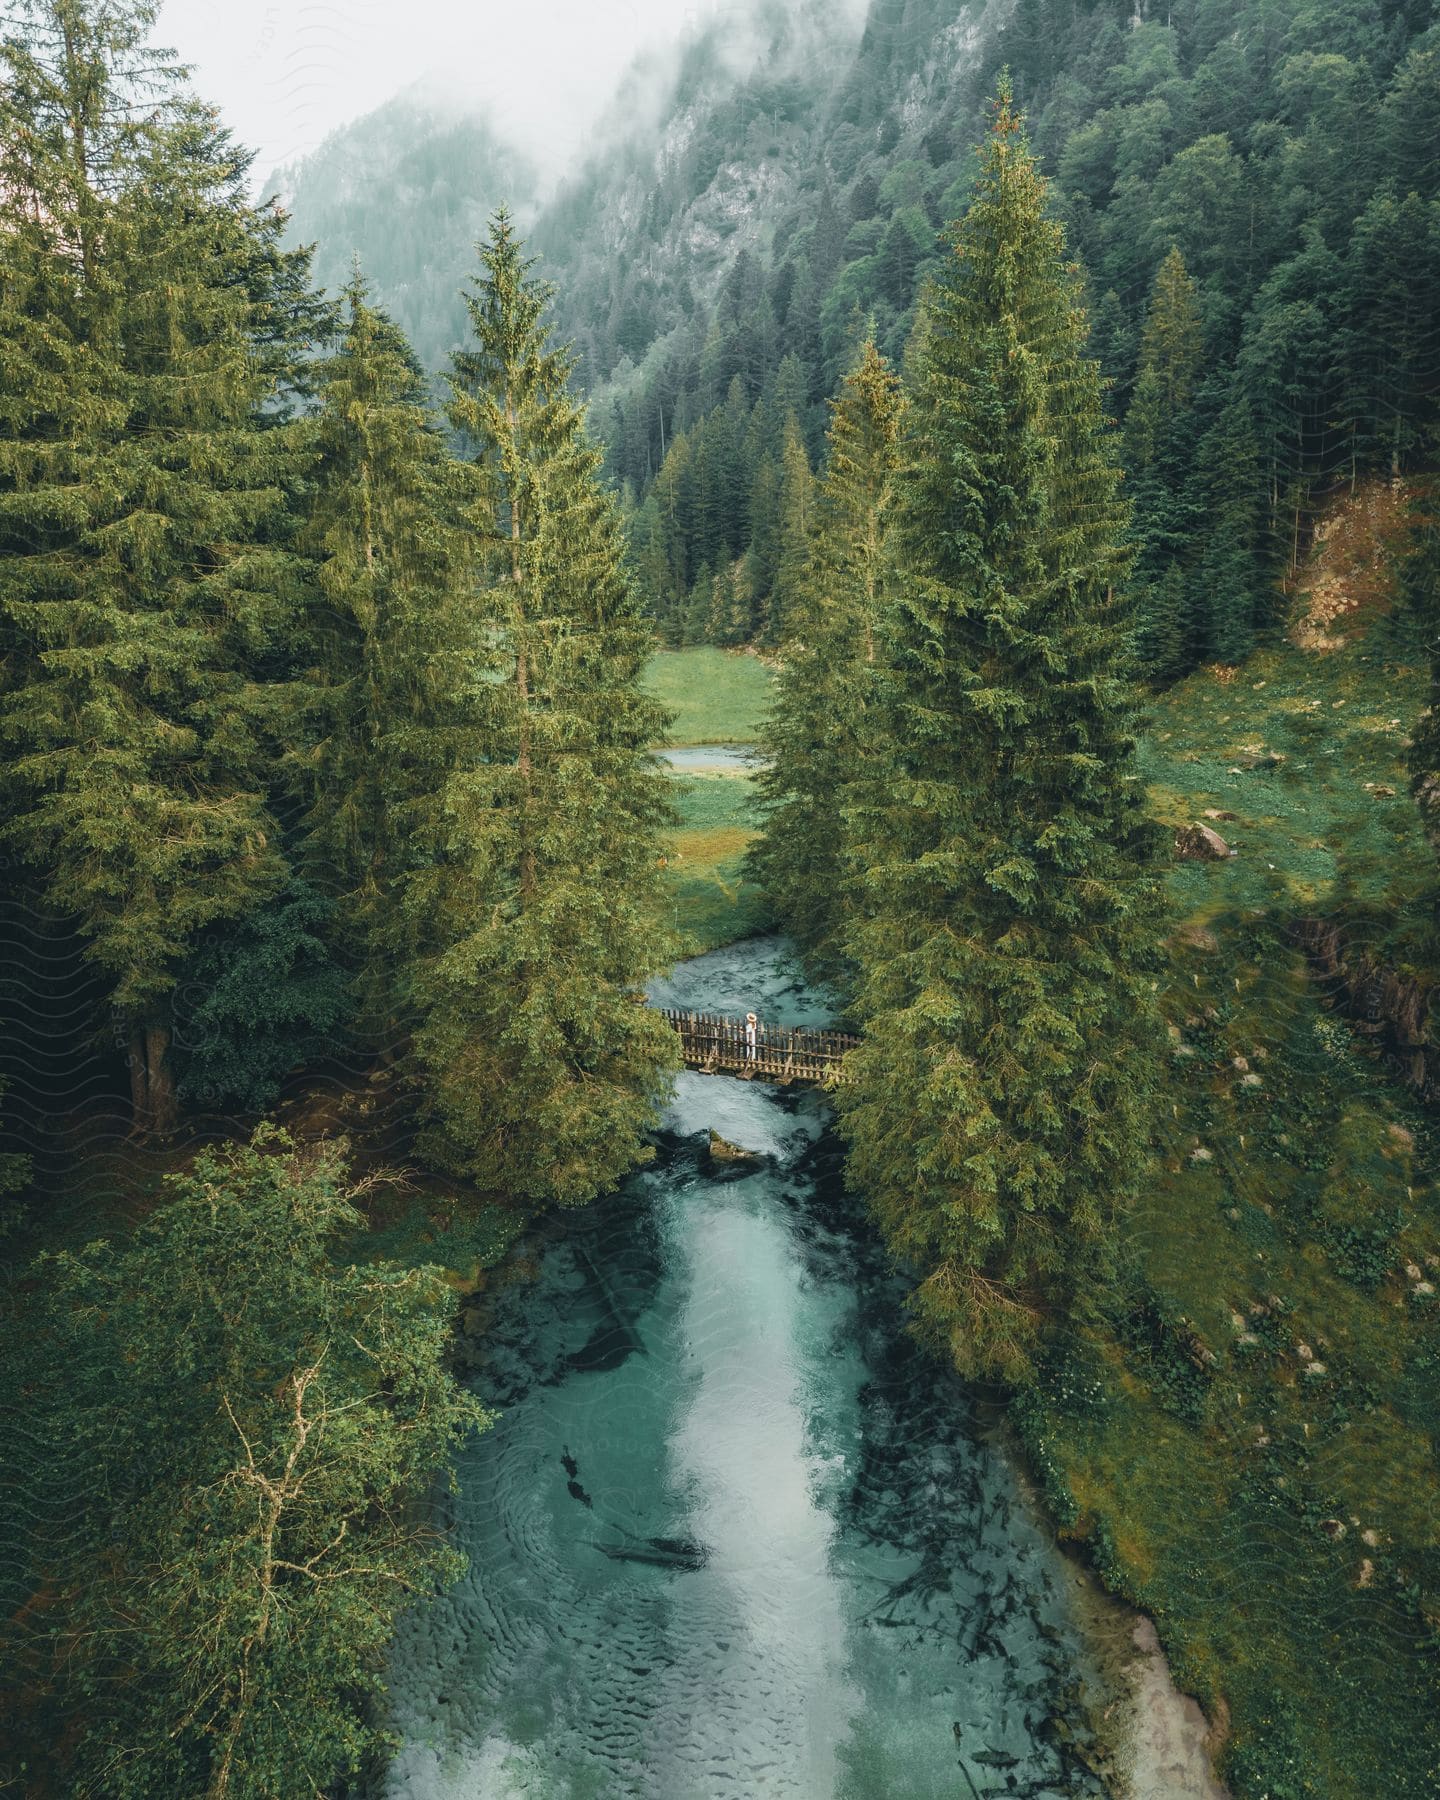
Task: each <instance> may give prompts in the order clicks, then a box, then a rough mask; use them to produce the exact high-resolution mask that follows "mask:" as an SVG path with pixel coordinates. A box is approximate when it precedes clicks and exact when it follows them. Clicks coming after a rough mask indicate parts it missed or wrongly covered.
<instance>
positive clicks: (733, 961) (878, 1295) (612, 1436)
mask: <svg viewBox="0 0 1440 1800" xmlns="http://www.w3.org/2000/svg"><path fill="white" fill-rule="evenodd" d="M652 997H653V998H655V999H656V1000H657V1001H659V1002H660V1003H662V1004H665V1005H671V1006H682V1007H694V1008H701V1009H709V1010H714V1011H726V1012H737V1011H738V1012H744V1011H747V1010H750V1009H752V1008H753V1009H754V1010H755V1011H758V1012H759V1013H760V1014H761V1016H762V1017H764V1018H766V1019H769V1020H774V1021H777V1022H780V1023H786V1024H797V1025H804V1024H818V1023H821V1022H823V1021H824V1019H825V1017H826V1013H825V1010H824V1005H823V1001H822V1000H821V998H820V997H818V996H816V995H814V994H812V993H808V992H807V991H806V990H805V989H804V988H803V987H802V986H801V985H800V984H799V983H798V982H797V981H796V980H795V979H794V978H793V977H792V975H791V973H790V972H789V970H788V967H787V964H786V961H785V957H784V955H783V950H782V946H781V945H780V944H779V943H778V942H777V941H776V940H768V941H764V940H762V941H760V942H752V943H747V944H743V945H737V946H733V947H732V948H730V949H727V950H722V951H717V952H715V953H714V954H712V955H710V956H706V957H701V958H698V959H697V960H695V961H694V962H691V963H688V964H686V965H683V966H682V967H681V968H680V969H679V970H678V971H676V973H675V975H674V976H673V977H672V978H671V979H670V980H668V981H666V982H663V983H657V984H656V987H655V990H654V994H653V996H652ZM827 1125H828V1114H827V1108H826V1103H825V1101H824V1098H823V1096H821V1095H819V1094H815V1093H796V1094H784V1093H781V1092H780V1091H778V1090H776V1089H774V1088H770V1087H766V1086H764V1085H761V1084H759V1083H745V1082H741V1081H737V1080H734V1079H732V1078H729V1077H725V1076H704V1075H698V1074H693V1073H688V1072H687V1073H685V1074H683V1075H681V1076H680V1077H679V1079H678V1082H677V1085H676V1090H675V1094H674V1099H673V1101H672V1103H671V1105H670V1107H669V1110H668V1112H667V1114H666V1116H665V1120H664V1135H663V1139H662V1144H661V1152H660V1155H659V1158H658V1160H657V1162H656V1163H655V1164H654V1165H653V1166H651V1167H650V1168H647V1169H646V1170H643V1171H642V1172H640V1173H639V1174H637V1175H636V1176H634V1177H632V1178H631V1179H630V1180H629V1181H628V1182H627V1183H626V1184H625V1185H624V1186H623V1188H622V1189H621V1190H620V1191H619V1192H618V1193H616V1194H615V1195H613V1196H612V1197H610V1198H609V1199H607V1200H604V1201H602V1202H599V1203H597V1204H596V1205H594V1206H592V1207H590V1208H588V1209H584V1210H581V1211H578V1212H575V1213H571V1214H567V1215H565V1216H563V1217H562V1218H560V1219H558V1220H555V1221H552V1222H551V1223H550V1224H549V1225H547V1226H545V1227H543V1228H542V1229H541V1230H539V1231H538V1232H537V1233H536V1234H535V1236H534V1237H533V1238H532V1240H531V1241H530V1243H529V1244H528V1245H527V1246H526V1251H525V1254H524V1256H523V1258H522V1260H521V1261H520V1262H519V1263H518V1265H517V1266H516V1268H515V1269H513V1270H512V1272H511V1278H510V1279H508V1280H506V1281H504V1282H502V1283H501V1284H499V1286H498V1287H497V1288H496V1290H495V1292H494V1294H493V1297H492V1299H491V1301H490V1316H489V1317H488V1319H487V1321H486V1327H485V1331H484V1334H483V1339H482V1347H483V1362H482V1366H481V1368H480V1370H479V1372H478V1374H477V1376H476V1380H475V1385H476V1387H477V1390H478V1391H479V1392H480V1394H481V1395H482V1397H483V1398H484V1399H485V1400H487V1401H488V1402H489V1403H491V1404H493V1405H494V1406H495V1407H496V1408H497V1409H498V1411H499V1414H500V1417H499V1420H498V1422H497V1424H496V1425H495V1426H494V1427H493V1429H492V1430H490V1431H489V1432H487V1433H486V1434H484V1435H483V1436H481V1437H479V1438H477V1439H476V1440H475V1441H474V1443H473V1445H472V1446H471V1448H470V1449H469V1451H468V1453H467V1454H466V1456H465V1458H464V1460H463V1464H462V1466H461V1468H460V1493H459V1495H458V1496H457V1497H455V1498H454V1499H453V1500H451V1501H448V1502H447V1506H448V1507H449V1508H450V1514H451V1523H452V1525H453V1529H454V1531H455V1533H456V1536H457V1540H458V1542H459V1543H460V1544H461V1546H462V1547H463V1548H464V1549H465V1551H466V1552H467V1553H468V1555H469V1558H470V1570H469V1573H468V1575H467V1576H466V1577H465V1578H464V1579H463V1580H462V1581H461V1582H460V1584H459V1585H458V1586H457V1587H455V1588H454V1589H453V1590H451V1591H450V1592H449V1593H447V1594H446V1595H444V1596H443V1597H442V1598H440V1599H439V1600H437V1601H435V1602H433V1603H431V1604H428V1605H426V1606H424V1607H421V1608H417V1609H416V1610H415V1611H413V1612H412V1613H410V1614H409V1615H407V1616H406V1617H405V1618H404V1619H403V1620H402V1622H401V1627H400V1631H399V1634H398V1638H397V1642H396V1646H395V1650H394V1654H393V1660H392V1668H391V1673H390V1689H391V1702H392V1707H393V1712H394V1723H395V1725H396V1727H397V1729H398V1730H399V1731H400V1732H401V1733H402V1735H403V1738H404V1743H403V1747H402V1749H401V1750H400V1751H399V1753H398V1755H397V1756H396V1758H395V1760H394V1761H393V1763H392V1764H391V1767H390V1769H389V1771H388V1774H387V1775H386V1777H385V1779H384V1783H383V1786H382V1788H381V1792H382V1794H383V1795H384V1796H385V1797H386V1800H510V1797H511V1796H521V1795H523V1796H527V1797H528V1796H542V1797H544V1800H622V1797H625V1796H636V1797H637V1800H639V1797H644V1800H652V1797H653V1800H720V1797H724V1796H734V1797H735V1800H758V1797H760V1796H777V1797H778V1796H785V1797H791V1796H793V1797H796V1800H842V1797H843V1800H890V1797H895V1796H900V1797H903V1800H927V1797H928V1796H940V1795H944V1796H947V1797H949V1796H956V1795H958V1796H961V1797H962V1800H965V1797H967V1796H971V1795H992V1794H1006V1795H1020V1796H1030V1797H1031V1800H1051V1797H1056V1800H1058V1797H1059V1796H1075V1795H1085V1794H1099V1793H1101V1792H1103V1791H1104V1790H1103V1789H1102V1788H1101V1786H1100V1785H1099V1783H1098V1782H1097V1781H1096V1780H1095V1779H1094V1778H1093V1777H1092V1776H1091V1775H1089V1774H1088V1773H1087V1772H1086V1771H1085V1770H1084V1769H1082V1767H1081V1766H1080V1761H1079V1759H1078V1758H1077V1757H1076V1756H1075V1754H1074V1753H1073V1750H1072V1749H1071V1747H1070V1746H1071V1743H1072V1741H1073V1740H1082V1741H1083V1740H1084V1739H1085V1738H1086V1735H1087V1727H1086V1722H1085V1712H1084V1709H1083V1707H1082V1704H1081V1698H1080V1696H1081V1689H1082V1685H1083V1686H1086V1687H1088V1689H1089V1692H1090V1694H1091V1695H1092V1697H1093V1695H1094V1694H1095V1693H1096V1692H1097V1691H1098V1687H1097V1672H1096V1670H1095V1669H1094V1668H1093V1667H1092V1666H1091V1663H1090V1660H1089V1652H1088V1650H1087V1643H1086V1638H1085V1635H1084V1633H1083V1632H1082V1630H1081V1627H1080V1623H1079V1621H1078V1619H1077V1616H1076V1612H1075V1606H1074V1596H1075V1592H1076V1585H1075V1584H1076V1577H1075V1575H1074V1571H1073V1570H1072V1569H1069V1568H1067V1566H1066V1565H1065V1562H1064V1559H1063V1558H1061V1556H1060V1555H1059V1553H1058V1552H1057V1551H1056V1549H1055V1548H1054V1546H1053V1544H1051V1543H1050V1542H1049V1540H1048V1539H1047V1537H1046V1536H1045V1534H1044V1532H1043V1530H1042V1529H1041V1527H1040V1525H1039V1524H1038V1523H1037V1521H1036V1520H1035V1518H1034V1516H1033V1513H1032V1511H1031V1510H1030V1508H1029V1507H1028V1505H1027V1504H1026V1502H1025V1500H1024V1498H1023V1497H1022V1494H1021V1492H1020V1489H1019V1486H1018V1484H1017V1480H1016V1477H1015V1475H1014V1474H1013V1472H1012V1470H1011V1468H1010V1466H1009V1464H1008V1463H1007V1462H1006V1460H1005V1458H1004V1456H1003V1455H1002V1454H1001V1453H1000V1452H999V1451H998V1450H997V1449H996V1448H995V1447H994V1446H993V1445H992V1444H990V1443H988V1442H987V1441H986V1440H985V1439H984V1437H983V1436H982V1435H981V1433H980V1431H979V1428H978V1426H977V1422H976V1419H975V1416H974V1410H973V1407H972V1404H971V1402H970V1399H969V1397H968V1395H967V1393H966V1390H965V1389H964V1388H963V1387H962V1386H961V1384H960V1383H958V1382H957V1381H956V1380H954V1379H952V1378H951V1377H950V1376H949V1375H948V1374H946V1373H945V1372H944V1371H942V1370H940V1369H939V1368H937V1367H936V1366H935V1364H933V1363H932V1362H930V1361H929V1360H927V1359H926V1358H925V1357H923V1356H922V1355H921V1354H920V1353H918V1352H917V1351H916V1349H915V1348H914V1346H913V1345H912V1343H911V1342H910V1341H909V1340H908V1339H907V1337H906V1336H905V1334H904V1331H903V1293H904V1287H903V1283H901V1282H899V1281H898V1280H897V1278H896V1277H895V1276H894V1274H893V1273H892V1272H891V1271H890V1270H889V1269H888V1267H887V1264H886V1261H885V1258H884V1256H883V1254H882V1252H881V1251H880V1249H879V1247H878V1245H877V1244H876V1242H875V1239H874V1237H873V1235H872V1233H871V1232H870V1231H869V1229H868V1228H867V1227H866V1225H865V1223H864V1222H863V1220H862V1219H861V1218H860V1217H859V1216H858V1214H857V1211H856V1208H855V1206H854V1204H853V1203H852V1202H851V1201H849V1200H848V1199H847V1198H846V1197H845V1195H844V1193H843V1190H842V1187H841V1184H840V1180H839V1160H838V1151H837V1148H836V1145H835V1142H834V1139H833V1137H832V1135H831V1134H830V1133H829V1132H828V1130H827ZM711 1129H714V1130H716V1131H718V1132H719V1133H720V1134H721V1135H722V1136H723V1137H724V1138H726V1139H727V1140H729V1141H730V1142H731V1143H733V1144H736V1145H739V1146H743V1147H744V1148H745V1149H746V1150H748V1151H750V1152H753V1153H754V1154H755V1156H756V1158H757V1159H758V1160H757V1161H755V1162H754V1163H750V1164H745V1163H734V1162H732V1163H720V1162H716V1161H714V1160H712V1158H711V1157H710V1155H709V1153H708V1149H707V1144H706V1138H705V1136H704V1134H705V1133H707V1132H708V1131H709V1130H711Z"/></svg>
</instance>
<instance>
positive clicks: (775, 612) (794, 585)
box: [764, 413, 815, 644]
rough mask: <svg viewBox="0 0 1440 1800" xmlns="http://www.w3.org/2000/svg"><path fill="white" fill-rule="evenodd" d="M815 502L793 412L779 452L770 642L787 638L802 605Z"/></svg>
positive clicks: (768, 628) (767, 638)
mask: <svg viewBox="0 0 1440 1800" xmlns="http://www.w3.org/2000/svg"><path fill="white" fill-rule="evenodd" d="M814 505H815V478H814V476H813V475H812V474H811V471H810V458H809V457H808V456H807V455H806V453H805V443H804V440H803V439H802V438H801V436H800V423H799V421H798V420H797V419H796V417H795V415H794V413H791V414H789V415H788V416H787V418H786V420H785V441H784V446H783V448H782V450H781V453H780V503H779V545H780V552H779V557H778V559H777V561H776V565H775V579H774V583H773V585H772V587H771V589H770V601H769V605H768V606H767V608H766V613H765V632H764V636H765V642H766V643H767V644H780V643H783V642H784V641H785V639H786V637H787V636H788V635H789V633H790V629H791V623H790V621H791V616H792V614H793V613H795V612H796V611H798V609H799V607H800V605H801V596H800V589H801V584H802V581H803V579H804V571H805V561H806V558H807V556H808V555H809V541H810V530H811V525H812V523H813V517H814Z"/></svg>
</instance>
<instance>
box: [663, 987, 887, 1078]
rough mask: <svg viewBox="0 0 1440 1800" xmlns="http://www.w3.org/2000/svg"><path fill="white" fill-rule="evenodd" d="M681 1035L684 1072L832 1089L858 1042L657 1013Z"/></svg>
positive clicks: (839, 1034)
mask: <svg viewBox="0 0 1440 1800" xmlns="http://www.w3.org/2000/svg"><path fill="white" fill-rule="evenodd" d="M662 1012H663V1016H664V1017H665V1018H666V1019H668V1020H669V1021H670V1023H671V1025H673V1026H674V1028H675V1030H676V1031H677V1032H678V1033H679V1034H680V1045H681V1050H682V1053H683V1055H684V1057H685V1066H686V1068H687V1069H700V1070H702V1071H704V1072H706V1073H713V1074H720V1073H722V1072H723V1073H725V1074H727V1075H738V1076H740V1077H741V1079H742V1080H747V1081H776V1082H781V1083H785V1082H792V1081H799V1082H805V1083H806V1084H808V1085H810V1086H814V1087H833V1086H834V1085H835V1083H836V1082H837V1081H843V1080H844V1078H845V1077H844V1059H845V1052H846V1051H847V1050H853V1049H854V1048H855V1046H856V1045H857V1044H858V1043H859V1042H860V1040H859V1038H857V1037H849V1036H847V1035H846V1033H845V1032H843V1031H802V1030H800V1029H799V1028H798V1027H795V1026H789V1025H766V1024H764V1023H763V1022H761V1021H758V1020H757V1021H756V1023H755V1025H754V1026H753V1027H752V1026H751V1025H750V1024H749V1022H748V1021H747V1020H745V1019H733V1018H727V1017H726V1016H725V1015H724V1014H723V1013H697V1012H676V1011H674V1010H673V1009H672V1008H670V1007H665V1008H663V1009H662Z"/></svg>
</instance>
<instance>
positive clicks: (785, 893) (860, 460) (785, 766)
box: [750, 339, 903, 974]
mask: <svg viewBox="0 0 1440 1800" xmlns="http://www.w3.org/2000/svg"><path fill="white" fill-rule="evenodd" d="M902 414H903V402H902V400H901V396H900V390H899V384H898V382H897V381H896V379H895V377H894V375H893V374H892V372H891V371H890V369H889V367H888V366H887V365H886V362H885V359H884V358H883V357H882V356H881V355H880V353H879V351H878V350H877V349H876V348H875V345H874V343H873V341H871V340H869V339H867V340H866V342H865V344H864V345H863V346H862V348H861V351H860V357H859V360H858V362H857V364H856V366H855V368H854V369H853V370H852V371H851V373H850V374H849V376H848V377H847V379H846V381H845V385H844V387H843V388H842V389H841V392H840V396H839V398H838V399H837V400H836V401H835V402H834V406H833V412H832V417H831V421H830V433H829V454H828V457H827V461H826V467H825V476H824V480H823V481H822V482H821V485H820V490H819V494H818V496H817V499H816V504H815V520H816V528H815V532H814V535H813V540H812V545H811V551H810V558H809V563H808V566H807V567H806V569H805V573H804V579H803V582H802V583H801V584H800V591H799V593H798V595H797V596H796V598H795V600H794V601H793V602H792V607H791V616H790V642H789V645H788V647H787V649H786V653H785V665H784V668H783V669H782V671H781V673H780V676H779V679H778V680H777V681H776V683H775V694H774V703H773V705H772V708H771V711H770V715H769V718H768V720H767V722H766V726H765V732H764V747H765V749H766V750H767V751H768V753H769V761H768V763H767V765H766V767H765V768H764V770H763V771H762V773H761V775H760V777H759V787H760V792H761V796H762V803H763V806H764V809H765V815H766V817H765V828H764V831H763V832H762V834H761V836H760V838H759V839H758V840H757V841H756V844H755V846H754V849H753V850H752V852H751V858H750V862H751V868H752V872H753V874H754V878H755V879H756V880H757V881H758V882H759V884H760V885H761V887H763V888H764V890H765V892H766V894H767V895H768V896H769V898H770V901H771V904H772V905H773V906H774V908H775V911H776V913H777V914H778V916H779V918H780V920H781V922H782V923H783V925H784V927H785V929H786V930H787V931H788V932H789V933H790V935H791V936H792V937H793V938H794V939H795V941H796V943H797V944H798V945H799V946H800V949H801V951H802V952H803V953H804V954H805V956H806V958H807V960H809V962H810V963H811V964H812V966H814V967H815V968H816V969H817V970H820V971H822V972H824V973H827V974H834V973H836V972H837V965H838V958H839V954H840V945H841V938H842V925H843V919H844V913H845V901H844V887H843V879H842V877H843V871H844V860H843V856H842V836H843V808H844V796H845V794H846V791H847V789H848V786H849V784H850V782H852V781H853V780H854V779H855V777H856V775H857V773H858V771H859V769H860V768H861V766H862V758H863V757H864V755H865V754H866V750H865V734H866V729H867V726H868V724H869V722H870V718H871V716H872V713H873V707H872V699H873V693H874V689H875V685H876V679H877V675H878V669H877V663H876V639H877V633H878V630H879V623H880V617H881V613H882V609H883V607H884V605H885V601H886V596H887V593H888V588H889V584H890V582H891V579H892V566H891V558H890V555H889V536H890V527H891V523H892V520H893V517H894V505H893V503H894V497H895V481H896V466H897V461H898V455H899V436H900V423H901V418H902Z"/></svg>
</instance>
